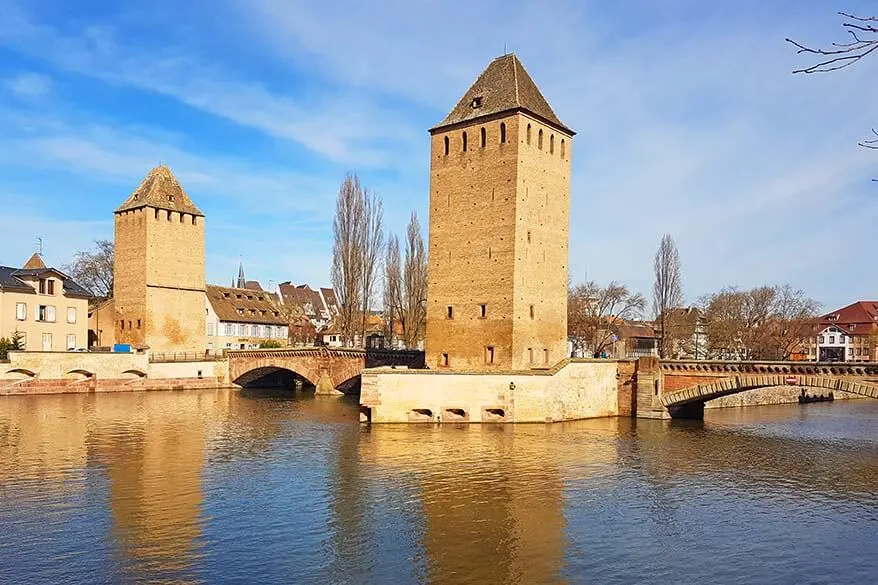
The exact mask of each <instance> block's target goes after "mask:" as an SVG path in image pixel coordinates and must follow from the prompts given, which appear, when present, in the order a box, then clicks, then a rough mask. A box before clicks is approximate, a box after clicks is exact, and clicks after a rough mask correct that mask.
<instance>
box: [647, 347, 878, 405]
mask: <svg viewBox="0 0 878 585" xmlns="http://www.w3.org/2000/svg"><path fill="white" fill-rule="evenodd" d="M776 387H795V388H803V389H806V390H811V391H814V392H820V393H823V394H828V393H829V392H833V393H848V394H853V395H857V396H863V397H867V398H878V363H864V362H851V363H814V362H740V361H694V360H691V361H689V360H687V361H682V360H665V361H661V360H659V359H658V358H654V357H647V358H640V359H639V360H638V361H637V365H636V390H637V391H636V395H635V396H636V399H635V407H634V409H633V410H634V412H635V416H637V417H639V418H685V419H702V418H704V405H705V403H706V402H708V401H710V400H714V399H716V398H721V397H723V396H729V395H732V394H737V393H740V392H747V391H749V390H756V389H759V388H776Z"/></svg>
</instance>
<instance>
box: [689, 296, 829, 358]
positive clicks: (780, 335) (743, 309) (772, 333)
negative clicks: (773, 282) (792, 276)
mask: <svg viewBox="0 0 878 585" xmlns="http://www.w3.org/2000/svg"><path fill="white" fill-rule="evenodd" d="M702 304H703V305H704V313H705V318H706V319H707V322H708V351H709V353H710V355H711V356H712V357H716V358H721V359H738V360H755V359H765V360H788V359H790V357H791V356H792V354H793V353H794V352H795V350H796V349H797V348H798V346H799V345H800V343H801V340H802V339H803V338H806V337H808V336H810V334H811V328H812V324H813V319H814V318H815V317H816V315H817V310H818V308H819V305H818V304H817V302H816V301H814V300H813V299H811V298H810V297H808V296H807V295H806V294H805V293H804V291H802V290H798V289H794V288H792V287H791V286H789V285H783V286H761V287H756V288H753V289H751V290H748V291H741V290H738V289H736V288H725V289H723V290H721V291H720V292H718V293H716V294H713V295H709V296H708V297H706V298H705V299H703V301H702Z"/></svg>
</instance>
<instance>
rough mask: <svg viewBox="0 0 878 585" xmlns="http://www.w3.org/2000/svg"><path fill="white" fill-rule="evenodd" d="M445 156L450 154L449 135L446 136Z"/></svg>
mask: <svg viewBox="0 0 878 585" xmlns="http://www.w3.org/2000/svg"><path fill="white" fill-rule="evenodd" d="M445 156H448V137H447V136H446V137H445Z"/></svg>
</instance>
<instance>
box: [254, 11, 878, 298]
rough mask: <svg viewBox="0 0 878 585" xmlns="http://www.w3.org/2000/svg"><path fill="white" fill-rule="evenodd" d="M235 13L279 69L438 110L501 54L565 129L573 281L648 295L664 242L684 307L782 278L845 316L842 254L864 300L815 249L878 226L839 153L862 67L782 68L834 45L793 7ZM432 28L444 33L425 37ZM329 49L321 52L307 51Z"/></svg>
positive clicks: (862, 171) (857, 152)
mask: <svg viewBox="0 0 878 585" xmlns="http://www.w3.org/2000/svg"><path fill="white" fill-rule="evenodd" d="M237 4H239V5H240V6H243V5H244V3H237ZM246 5H247V6H248V10H247V11H246V14H248V15H250V17H251V18H254V19H256V21H257V22H258V24H256V25H254V26H257V27H259V30H260V31H262V32H263V34H262V35H260V38H263V39H265V40H266V41H267V42H269V43H270V44H271V45H272V46H273V47H274V48H275V50H276V51H278V52H279V53H280V54H282V55H285V56H286V57H287V58H288V59H289V60H290V61H291V62H293V63H295V64H296V66H300V67H301V66H307V63H308V60H309V59H314V60H315V61H316V62H317V63H319V66H320V67H321V68H325V70H327V71H329V72H330V73H331V74H332V75H333V76H334V77H335V78H336V79H337V80H339V82H342V81H344V80H348V81H349V82H350V83H352V84H355V85H358V86H361V87H365V88H368V89H370V90H374V91H383V92H386V93H388V94H391V95H402V96H405V97H406V98H407V99H411V100H417V101H421V102H422V103H424V104H427V105H429V106H432V107H435V108H437V115H441V114H442V113H444V110H445V109H448V108H450V107H451V105H452V104H453V103H454V101H455V100H456V99H457V98H458V97H459V95H460V94H462V93H463V91H464V90H465V89H466V86H467V84H468V83H470V82H471V81H472V80H473V79H474V78H475V76H476V75H477V74H478V72H479V71H480V70H481V69H482V68H483V67H484V66H485V64H486V63H487V61H488V60H489V59H490V58H491V57H492V56H493V55H495V54H497V53H499V52H500V48H501V47H502V46H503V42H507V41H508V42H509V44H510V46H511V47H512V48H514V49H515V50H517V52H518V53H519V55H520V56H521V57H522V59H523V61H524V63H525V65H526V66H527V67H528V69H529V70H530V71H531V73H532V75H533V76H534V78H535V79H536V81H537V83H538V84H539V85H540V86H541V88H542V89H543V91H544V93H545V95H546V96H547V98H548V99H549V101H550V102H551V103H552V105H553V106H554V108H555V110H556V111H557V112H558V113H559V115H560V116H561V118H562V119H563V120H564V121H565V122H566V123H568V124H569V125H570V126H572V127H573V128H575V129H578V130H579V131H580V134H579V135H578V136H577V137H576V140H575V146H574V158H573V160H574V169H573V177H574V178H573V209H572V217H571V223H572V241H571V268H572V271H573V274H574V277H580V278H581V277H582V276H583V275H584V274H585V273H586V272H587V273H588V274H589V276H590V277H595V278H599V279H601V280H610V279H621V280H623V281H626V282H628V283H629V284H632V285H634V286H635V287H636V288H637V289H639V290H642V291H644V292H648V291H649V289H650V280H651V278H652V275H651V260H652V254H653V252H654V249H655V248H656V246H657V244H658V242H659V239H660V237H661V234H662V233H663V232H666V231H669V232H672V233H673V235H674V236H675V238H676V239H677V241H678V244H679V246H680V248H681V255H682V257H683V260H684V268H685V269H686V277H687V278H686V281H687V289H688V292H689V298H690V300H694V299H695V298H696V297H698V296H700V295H701V294H704V293H706V292H709V291H711V290H715V289H717V288H719V287H721V286H723V285H726V284H734V283H737V284H741V285H744V286H748V285H756V284H761V283H763V282H773V281H779V280H781V281H782V280H788V281H791V282H793V283H794V284H796V285H798V286H802V287H804V288H807V289H808V290H809V291H810V292H811V293H812V294H814V295H816V296H818V297H820V298H822V299H824V300H825V301H826V302H827V303H828V304H831V303H833V302H835V303H839V302H844V301H846V300H847V296H846V295H847V294H849V293H848V292H847V290H846V289H848V290H853V289H854V288H855V287H859V288H861V287H862V286H865V287H866V288H869V287H871V289H875V288H878V278H876V277H872V276H870V275H864V274H862V273H861V271H859V270H858V269H857V264H856V263H857V261H856V260H854V259H852V258H844V257H841V256H839V257H836V258H835V260H834V262H835V263H836V265H837V266H847V268H848V271H849V273H851V274H856V275H857V276H856V279H857V280H858V281H863V280H865V281H866V283H865V285H864V284H863V283H862V282H860V283H858V284H856V285H855V284H854V283H851V282H848V281H847V280H846V279H842V281H841V282H839V281H838V280H836V279H829V278H826V277H825V274H826V273H825V271H826V264H825V257H824V256H825V255H824V254H822V253H820V254H818V253H815V252H814V251H813V249H814V248H815V247H816V246H818V245H819V244H818V242H819V241H820V240H818V239H817V238H819V237H820V236H819V234H822V233H823V230H824V224H825V222H826V221H828V220H827V213H828V212H829V211H830V210H831V217H832V220H831V221H832V222H833V224H835V225H836V226H839V228H841V229H844V227H843V226H847V225H854V224H859V223H860V220H861V218H862V217H863V216H864V214H866V215H869V214H873V213H875V212H876V211H878V200H876V199H874V198H868V197H864V194H865V193H867V192H870V191H874V189H875V187H874V184H872V183H869V181H868V179H869V177H870V176H872V175H873V174H874V173H876V170H875V169H876V167H878V160H876V158H875V155H874V153H870V152H868V151H864V150H861V149H857V147H856V146H855V143H856V140H857V138H858V137H859V136H861V135H862V134H863V132H864V130H867V129H868V128H869V127H870V125H872V124H874V119H873V118H872V117H873V115H874V108H873V107H872V104H874V103H875V101H876V100H878V86H876V85H875V84H874V82H873V80H874V67H875V65H876V63H864V64H863V67H861V68H859V69H856V70H853V69H852V70H849V71H846V72H844V74H842V75H837V76H827V77H823V78H808V79H804V78H799V77H795V76H793V75H791V73H790V72H791V70H792V69H794V68H795V66H796V63H797V62H796V59H797V57H796V55H795V52H794V51H793V50H792V49H791V48H790V47H789V46H788V45H786V44H785V43H784V42H783V38H784V36H788V35H795V34H797V33H798V34H801V35H803V36H808V37H809V38H815V39H817V40H819V39H820V38H821V31H822V37H823V38H826V37H829V38H830V40H832V39H831V33H832V32H837V33H838V34H841V32H840V31H836V30H835V28H833V27H835V25H836V21H835V20H834V13H833V12H832V11H827V10H819V9H817V7H810V8H809V9H808V10H803V8H802V5H801V4H800V3H796V2H781V3H770V4H767V3H759V2H755V1H752V2H751V1H746V2H742V3H736V4H735V5H717V4H713V5H705V4H703V3H698V2H692V1H688V0H679V1H676V2H671V3H661V4H658V3H651V2H626V3H621V4H620V6H619V7H618V10H616V9H614V8H611V7H609V6H608V5H607V4H606V3H598V2H592V3H580V2H560V3H555V4H553V5H552V7H551V8H547V7H546V6H545V5H542V4H540V5H535V4H528V3H509V2H485V3H479V5H478V6H472V7H471V8H472V9H471V10H470V6H469V5H467V9H466V17H465V18H454V15H455V14H457V13H458V11H460V10H463V8H462V7H461V6H460V5H458V4H456V3H448V2H442V3H438V2H437V3H432V2H426V3H417V4H413V3H406V4H404V5H400V4H399V3H395V2H379V3H370V4H369V5H368V6H361V7H359V8H357V7H353V8H349V7H347V6H346V5H344V6H343V3H341V2H322V3H320V4H313V3H308V2H301V3H297V5H296V6H295V8H294V9H290V7H289V3H288V2H281V1H278V0H258V1H257V2H255V6H256V9H255V10H253V6H254V3H253V2H247V3H246ZM863 5H864V6H866V4H865V3H863ZM241 14H242V15H244V14H245V11H244V9H243V8H242V9H241ZM562 14H563V18H560V15H562ZM449 18H452V19H453V22H454V26H439V27H437V26H436V23H437V22H448V21H449ZM778 23H783V27H784V28H783V29H779V28H778ZM328 35H332V37H333V39H334V42H332V43H326V42H322V40H321V39H325V38H327V36H328ZM400 72H404V73H403V74H400ZM425 180H426V179H425ZM854 202H856V205H854V204H853V203H854ZM852 280H853V279H852ZM873 296H874V295H873Z"/></svg>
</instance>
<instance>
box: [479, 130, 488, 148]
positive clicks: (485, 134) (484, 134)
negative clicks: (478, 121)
mask: <svg viewBox="0 0 878 585" xmlns="http://www.w3.org/2000/svg"><path fill="white" fill-rule="evenodd" d="M481 135H482V148H485V146H486V145H487V144H488V132H487V131H486V130H485V129H484V128H482V131H481Z"/></svg>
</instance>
